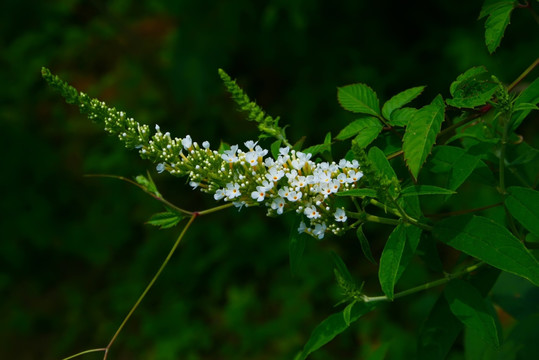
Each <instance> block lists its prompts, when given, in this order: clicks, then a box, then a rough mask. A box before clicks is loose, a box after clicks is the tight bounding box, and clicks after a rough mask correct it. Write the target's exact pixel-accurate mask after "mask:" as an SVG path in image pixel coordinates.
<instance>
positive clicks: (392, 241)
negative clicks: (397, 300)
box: [378, 224, 421, 300]
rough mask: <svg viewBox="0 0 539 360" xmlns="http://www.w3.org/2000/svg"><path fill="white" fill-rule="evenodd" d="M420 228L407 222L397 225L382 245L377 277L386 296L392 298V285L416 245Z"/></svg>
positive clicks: (409, 258) (406, 264) (406, 263)
mask: <svg viewBox="0 0 539 360" xmlns="http://www.w3.org/2000/svg"><path fill="white" fill-rule="evenodd" d="M420 235H421V229H419V228H417V227H415V226H410V225H407V224H400V225H398V226H397V227H396V228H395V229H394V230H393V232H392V233H391V235H389V239H388V240H387V243H386V245H385V247H384V250H383V252H382V256H381V258H380V267H379V271H378V278H379V279H380V286H381V287H382V291H383V292H384V294H386V296H387V297H388V298H389V299H390V300H393V297H394V287H395V284H396V283H397V281H398V280H399V278H400V276H401V275H402V273H403V272H404V270H405V269H406V267H407V266H408V263H409V261H410V260H411V258H412V256H413V253H414V252H415V250H416V248H417V245H418V244H419V237H420Z"/></svg>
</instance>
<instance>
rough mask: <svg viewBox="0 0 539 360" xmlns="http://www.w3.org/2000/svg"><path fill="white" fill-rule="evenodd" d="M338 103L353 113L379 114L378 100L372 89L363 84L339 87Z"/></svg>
mask: <svg viewBox="0 0 539 360" xmlns="http://www.w3.org/2000/svg"><path fill="white" fill-rule="evenodd" d="M337 98H338V100H339V104H341V106H342V107H343V108H344V109H345V110H348V111H351V112H354V113H361V114H368V115H373V116H379V115H380V102H379V100H378V97H377V96H376V93H375V92H374V90H373V89H371V88H370V87H369V86H367V85H365V84H360V83H358V84H352V85H347V86H343V87H340V88H339V89H338V91H337Z"/></svg>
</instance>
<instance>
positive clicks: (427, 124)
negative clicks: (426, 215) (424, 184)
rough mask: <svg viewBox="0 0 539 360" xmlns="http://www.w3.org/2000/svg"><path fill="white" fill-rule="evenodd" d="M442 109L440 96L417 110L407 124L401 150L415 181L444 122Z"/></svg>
mask: <svg viewBox="0 0 539 360" xmlns="http://www.w3.org/2000/svg"><path fill="white" fill-rule="evenodd" d="M444 109H445V105H444V101H443V99H442V96H441V95H438V96H437V97H436V98H435V99H434V100H433V101H432V103H431V104H429V105H427V106H424V107H422V108H421V109H419V110H418V111H417V112H416V113H415V115H414V117H413V118H412V119H411V120H410V122H409V123H408V127H407V128H406V132H405V133H404V138H403V146H402V149H403V151H404V159H405V160H406V164H407V165H408V168H409V169H410V172H411V173H412V176H413V177H414V178H416V179H417V176H418V175H419V170H421V167H422V166H423V164H424V163H425V160H426V159H427V156H428V155H429V154H430V152H431V150H432V146H433V145H434V143H435V142H436V135H438V133H439V132H440V129H441V126H442V122H443V120H444Z"/></svg>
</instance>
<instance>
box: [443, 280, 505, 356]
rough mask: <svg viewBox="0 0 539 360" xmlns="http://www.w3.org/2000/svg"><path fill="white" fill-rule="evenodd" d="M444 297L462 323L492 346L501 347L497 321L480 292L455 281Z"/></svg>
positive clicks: (449, 284) (450, 284)
mask: <svg viewBox="0 0 539 360" xmlns="http://www.w3.org/2000/svg"><path fill="white" fill-rule="evenodd" d="M444 295H445V298H446V300H447V303H448V304H449V308H450V309H451V312H452V313H453V314H454V315H455V316H456V317H457V318H458V319H459V320H460V322H462V323H463V324H464V325H465V326H466V327H468V328H470V329H472V330H474V331H476V332H477V333H478V334H479V335H480V336H481V338H482V339H483V340H484V341H486V342H487V343H489V344H490V345H492V346H494V347H496V348H498V347H499V346H500V334H498V328H497V326H496V319H495V318H494V316H493V312H492V311H491V310H490V309H489V304H487V303H486V301H485V299H484V298H483V296H482V295H481V293H480V292H479V290H477V289H476V288H475V287H474V286H472V285H470V284H469V283H468V282H466V281H463V280H460V279H455V280H453V281H451V282H449V283H448V284H447V285H446V287H445V289H444Z"/></svg>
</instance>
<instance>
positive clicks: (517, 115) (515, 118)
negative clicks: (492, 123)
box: [511, 78, 539, 131]
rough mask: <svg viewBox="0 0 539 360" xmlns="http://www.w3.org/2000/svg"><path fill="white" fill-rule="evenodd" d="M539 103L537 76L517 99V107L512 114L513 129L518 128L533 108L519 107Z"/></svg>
mask: <svg viewBox="0 0 539 360" xmlns="http://www.w3.org/2000/svg"><path fill="white" fill-rule="evenodd" d="M537 103H539V78H536V79H535V80H534V81H533V82H532V83H531V84H530V85H528V87H527V88H526V89H524V91H522V92H521V93H520V95H519V96H518V97H517V98H516V99H515V108H514V109H513V110H514V112H513V115H512V116H511V121H512V126H511V129H512V131H514V130H516V129H517V128H518V127H519V126H520V124H522V121H523V120H524V119H525V118H526V116H528V114H529V113H530V111H532V109H519V107H520V106H521V105H522V104H537Z"/></svg>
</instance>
